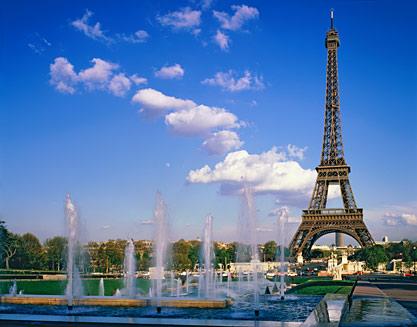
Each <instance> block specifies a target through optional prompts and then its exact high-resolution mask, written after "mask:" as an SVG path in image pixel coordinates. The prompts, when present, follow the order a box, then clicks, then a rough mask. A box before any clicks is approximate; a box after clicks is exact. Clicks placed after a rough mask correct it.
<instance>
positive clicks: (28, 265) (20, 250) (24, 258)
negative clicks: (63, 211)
mask: <svg viewBox="0 0 417 327" xmlns="http://www.w3.org/2000/svg"><path fill="white" fill-rule="evenodd" d="M16 242H17V251H16V255H15V256H14V257H13V260H12V261H13V265H14V267H15V268H20V269H42V268H44V263H45V256H44V252H43V248H42V244H41V242H40V241H39V239H38V238H37V237H36V236H35V235H33V234H31V233H26V234H23V235H22V236H17V241H16Z"/></svg>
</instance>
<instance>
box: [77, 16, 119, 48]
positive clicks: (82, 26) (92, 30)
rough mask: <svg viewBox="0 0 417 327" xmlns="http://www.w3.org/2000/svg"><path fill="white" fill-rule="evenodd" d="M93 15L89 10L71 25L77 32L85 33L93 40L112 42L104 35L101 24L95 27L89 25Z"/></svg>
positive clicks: (96, 24)
mask: <svg viewBox="0 0 417 327" xmlns="http://www.w3.org/2000/svg"><path fill="white" fill-rule="evenodd" d="M93 14H94V13H93V12H92V11H90V10H88V9H87V10H86V11H85V14H84V15H83V17H81V18H79V19H76V20H74V21H73V22H71V25H72V26H73V27H75V28H76V29H77V30H79V31H81V32H83V33H84V34H85V35H86V36H88V37H89V38H91V39H94V40H101V41H105V42H111V41H112V39H111V38H110V37H107V36H106V35H105V34H104V32H103V31H102V30H101V25H100V23H99V22H97V23H95V24H94V25H89V23H88V20H89V18H90V17H91V16H93Z"/></svg>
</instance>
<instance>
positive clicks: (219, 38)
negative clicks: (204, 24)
mask: <svg viewBox="0 0 417 327" xmlns="http://www.w3.org/2000/svg"><path fill="white" fill-rule="evenodd" d="M213 39H214V42H215V43H217V45H218V46H219V47H220V49H222V50H223V51H227V50H229V42H230V39H229V37H228V36H227V35H226V34H224V33H223V32H222V31H219V30H217V32H216V35H214V36H213Z"/></svg>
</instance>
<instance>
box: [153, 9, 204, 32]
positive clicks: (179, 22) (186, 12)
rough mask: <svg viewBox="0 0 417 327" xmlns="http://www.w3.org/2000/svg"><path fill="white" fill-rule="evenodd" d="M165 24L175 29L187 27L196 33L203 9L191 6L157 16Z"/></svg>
mask: <svg viewBox="0 0 417 327" xmlns="http://www.w3.org/2000/svg"><path fill="white" fill-rule="evenodd" d="M157 19H158V21H159V22H160V23H161V25H163V26H168V27H171V28H173V29H175V30H179V29H187V30H191V31H192V32H194V33H195V31H196V30H197V31H198V29H197V27H198V26H200V23H201V11H199V10H192V9H191V8H190V7H186V8H183V9H180V10H178V11H173V12H170V13H168V14H166V15H164V16H161V17H157Z"/></svg>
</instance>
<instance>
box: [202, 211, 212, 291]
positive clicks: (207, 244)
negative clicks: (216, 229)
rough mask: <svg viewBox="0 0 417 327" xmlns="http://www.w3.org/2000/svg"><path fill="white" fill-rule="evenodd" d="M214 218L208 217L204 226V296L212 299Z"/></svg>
mask: <svg viewBox="0 0 417 327" xmlns="http://www.w3.org/2000/svg"><path fill="white" fill-rule="evenodd" d="M213 258H214V249H213V217H212V216H211V215H208V216H207V217H206V221H205V224H204V236H203V261H204V270H205V274H204V295H205V297H210V296H211V295H212V294H211V292H212V291H213V280H212V279H213Z"/></svg>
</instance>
